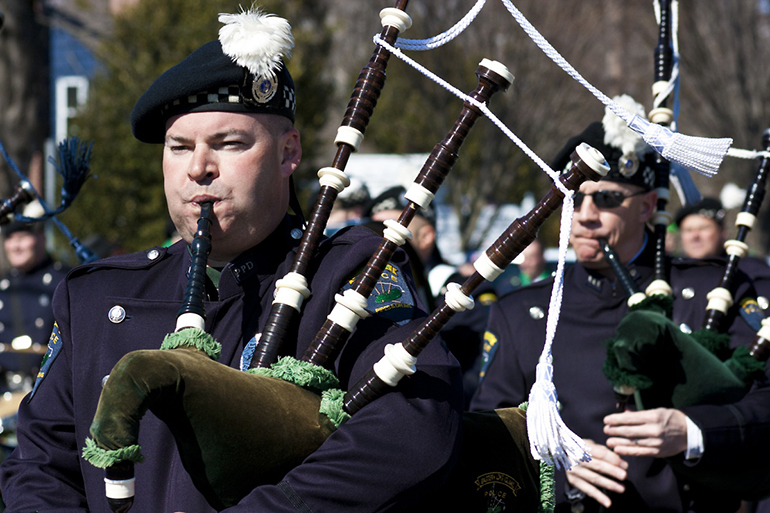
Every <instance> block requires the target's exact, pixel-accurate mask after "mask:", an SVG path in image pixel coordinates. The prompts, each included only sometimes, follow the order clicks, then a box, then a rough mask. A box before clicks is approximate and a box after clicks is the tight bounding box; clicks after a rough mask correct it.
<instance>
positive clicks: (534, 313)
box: [529, 306, 545, 320]
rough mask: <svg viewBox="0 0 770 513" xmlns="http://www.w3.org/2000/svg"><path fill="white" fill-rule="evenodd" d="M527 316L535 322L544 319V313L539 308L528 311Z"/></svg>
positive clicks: (534, 307)
mask: <svg viewBox="0 0 770 513" xmlns="http://www.w3.org/2000/svg"><path fill="white" fill-rule="evenodd" d="M529 316H530V317H532V318H533V319H535V320H538V319H542V318H543V317H545V311H543V309H542V308H540V307H539V306H533V307H531V308H530V309H529Z"/></svg>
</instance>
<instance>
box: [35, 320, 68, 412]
mask: <svg viewBox="0 0 770 513" xmlns="http://www.w3.org/2000/svg"><path fill="white" fill-rule="evenodd" d="M61 346H62V343H61V334H60V333H59V325H58V324H57V323H55V322H54V323H53V330H52V331H51V337H50V338H49V339H48V350H47V351H46V352H45V356H43V361H42V362H40V371H38V373H37V379H35V386H34V387H33V388H32V392H31V393H30V394H29V399H27V401H31V400H32V397H34V395H35V392H37V388H38V387H39V386H40V383H42V382H43V380H44V379H45V377H46V376H47V375H48V371H49V370H50V369H51V365H53V361H54V360H55V359H56V357H57V356H59V351H61Z"/></svg>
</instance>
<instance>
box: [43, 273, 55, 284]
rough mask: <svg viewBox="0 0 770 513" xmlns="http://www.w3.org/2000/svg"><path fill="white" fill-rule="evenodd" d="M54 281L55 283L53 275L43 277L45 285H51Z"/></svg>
mask: <svg viewBox="0 0 770 513" xmlns="http://www.w3.org/2000/svg"><path fill="white" fill-rule="evenodd" d="M52 281H53V276H52V275H51V273H45V274H44V275H43V285H50V284H51V282H52Z"/></svg>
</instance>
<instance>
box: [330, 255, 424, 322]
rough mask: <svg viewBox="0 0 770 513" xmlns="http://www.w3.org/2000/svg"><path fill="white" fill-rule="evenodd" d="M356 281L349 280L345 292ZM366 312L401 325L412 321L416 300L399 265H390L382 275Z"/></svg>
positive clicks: (353, 279) (344, 288) (369, 299)
mask: <svg viewBox="0 0 770 513" xmlns="http://www.w3.org/2000/svg"><path fill="white" fill-rule="evenodd" d="M354 281H355V277H353V278H351V279H350V280H348V282H347V283H346V284H345V286H344V287H343V290H347V289H349V288H351V287H352V285H353V282H354ZM366 310H367V311H368V312H369V313H371V314H373V315H376V316H378V317H382V318H385V319H388V320H390V321H392V322H394V323H396V324H399V325H403V324H406V323H407V322H409V321H411V320H412V314H413V312H414V298H413V297H412V292H411V291H410V290H409V286H408V285H407V284H406V280H405V279H404V274H403V273H402V272H401V269H400V268H399V267H398V266H397V265H394V264H388V265H387V266H386V267H385V270H384V271H383V272H382V274H380V279H379V280H377V284H376V285H375V286H374V290H372V293H371V294H370V295H369V298H368V304H367V306H366Z"/></svg>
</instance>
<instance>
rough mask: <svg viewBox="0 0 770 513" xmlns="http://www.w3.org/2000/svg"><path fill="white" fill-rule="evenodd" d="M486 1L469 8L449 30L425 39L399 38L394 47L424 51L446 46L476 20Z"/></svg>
mask: <svg viewBox="0 0 770 513" xmlns="http://www.w3.org/2000/svg"><path fill="white" fill-rule="evenodd" d="M486 1H487V0H478V1H477V2H476V5H474V6H473V7H471V10H470V11H468V13H467V14H466V15H465V16H463V18H462V19H461V20H460V21H458V22H457V23H455V24H454V26H452V28H450V29H449V30H447V31H445V32H443V33H441V34H439V35H437V36H433V37H430V38H427V39H404V38H401V37H399V38H398V40H397V41H396V47H398V48H403V49H404V50H414V51H424V50H433V49H434V48H438V47H440V46H443V45H445V44H447V43H448V42H450V41H451V40H453V39H454V38H456V37H457V36H459V35H460V34H462V32H463V31H464V30H465V29H467V28H468V27H469V26H470V24H471V23H472V22H473V20H474V19H476V16H477V15H478V14H479V13H480V12H481V9H482V8H483V7H484V4H485V3H486Z"/></svg>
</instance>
